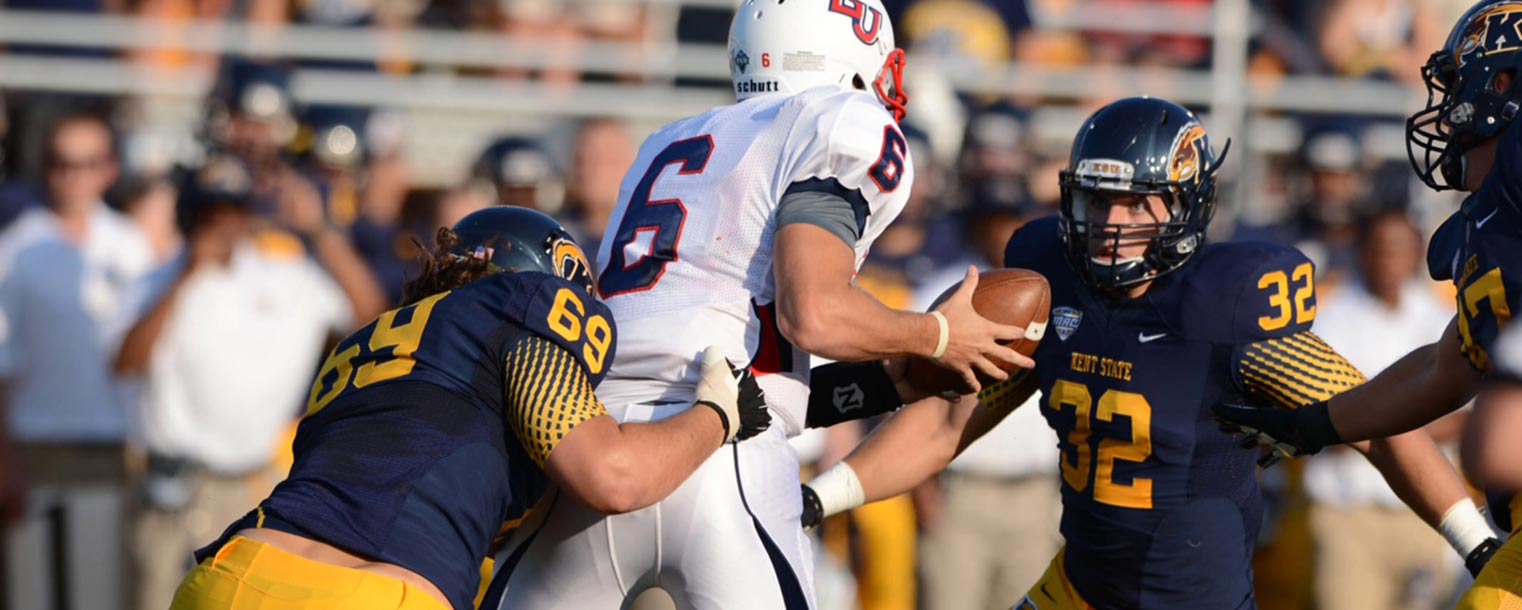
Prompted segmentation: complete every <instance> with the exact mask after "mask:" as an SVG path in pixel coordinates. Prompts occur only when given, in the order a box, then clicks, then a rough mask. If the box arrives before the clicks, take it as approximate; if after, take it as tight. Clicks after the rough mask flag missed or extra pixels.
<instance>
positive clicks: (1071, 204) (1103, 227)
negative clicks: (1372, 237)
mask: <svg viewBox="0 0 1522 610" xmlns="http://www.w3.org/2000/svg"><path fill="white" fill-rule="evenodd" d="M1223 155H1224V153H1223ZM1220 159H1221V158H1220V157H1217V156H1216V154H1215V153H1214V151H1213V150H1212V148H1211V146H1210V143H1209V138H1208V137H1207V135H1206V133H1205V128H1204V127H1203V126H1202V125H1201V124H1200V123H1199V121H1198V120H1196V119H1195V117H1194V116H1193V115H1192V114H1191V113H1189V111H1187V110H1185V109H1184V108H1183V107H1180V106H1178V105H1176V104H1173V103H1171V102H1167V101H1164V100H1160V99H1153V98H1131V99H1125V100H1121V101H1118V102H1115V103H1113V104H1110V105H1108V106H1106V107H1104V108H1102V109H1100V110H1099V111H1098V112H1096V113H1095V114H1094V115H1093V116H1091V117H1090V118H1089V119H1088V121H1087V122H1085V123H1084V125H1083V126H1082V127H1081V128H1080V130H1079V132H1078V136H1077V138H1076V139H1075V141H1074V143H1073V148H1072V154H1071V157H1070V159H1069V165H1068V169H1067V170H1065V171H1063V172H1062V174H1061V178H1060V179H1061V186H1062V193H1063V203H1062V209H1061V213H1060V214H1059V216H1058V217H1057V218H1049V219H1044V220H1038V221H1035V222H1032V223H1029V224H1027V225H1026V226H1024V227H1022V228H1021V229H1020V230H1019V231H1017V232H1016V233H1015V235H1014V236H1013V237H1012V238H1011V239H1010V242H1009V245H1008V247H1007V250H1006V253H1005V261H1004V262H1005V265H1006V266H1007V267H1019V268H1025V269H1030V270H1034V271H1037V272H1040V273H1041V274H1042V275H1044V276H1045V277H1046V278H1047V280H1048V282H1049V284H1050V285H1051V291H1052V293H1051V306H1052V309H1051V322H1050V326H1049V331H1048V336H1047V337H1046V338H1045V339H1044V341H1043V342H1042V343H1041V345H1040V347H1039V348H1038V349H1037V351H1036V355H1035V361H1036V367H1035V368H1034V369H1032V370H1031V371H1029V372H1027V373H1024V374H1022V375H1020V376H1018V377H1015V378H1012V379H1011V380H1009V381H1006V382H1003V383H1000V384H998V385H995V386H992V387H990V388H987V389H985V390H984V391H983V392H982V393H981V394H980V395H979V400H978V401H977V404H980V405H981V406H980V407H976V408H975V407H974V406H973V403H974V401H971V400H965V401H959V402H958V403H957V404H955V405H953V406H952V407H951V408H947V407H946V405H945V404H944V403H940V404H937V403H938V399H929V400H925V401H921V402H919V403H916V404H913V405H910V406H908V407H905V408H904V409H903V410H902V411H900V412H899V413H898V414H896V415H895V416H894V417H893V419H891V420H890V421H889V423H887V424H885V425H884V426H883V427H882V428H880V429H879V431H878V432H877V433H876V434H875V435H874V436H873V437H872V438H870V439H869V440H868V441H867V442H866V443H864V444H863V445H862V446H861V447H859V448H858V449H857V450H856V451H855V452H854V453H853V454H852V455H851V456H849V457H848V458H847V459H846V460H845V461H844V462H842V463H841V465H840V466H837V467H836V468H833V469H831V470H830V471H827V472H826V473H825V474H823V475H821V476H820V478H818V479H815V481H814V482H811V483H810V484H809V488H808V489H805V491H804V495H805V499H806V500H805V501H806V502H808V503H812V506H806V508H805V511H806V512H807V513H809V514H811V515H812V514H827V513H831V512H834V511H838V510H842V509H844V508H850V507H851V506H850V505H852V504H854V503H859V502H861V501H871V500H876V499H880V498H883V497H888V496H891V495H893V494H896V493H900V492H902V491H904V490H906V489H908V488H909V487H912V486H913V485H915V484H917V483H918V482H920V481H921V480H923V479H924V478H925V477H926V476H929V475H930V474H933V473H934V472H937V471H938V470H939V469H940V468H942V467H944V466H945V464H946V463H947V462H949V461H950V459H951V458H952V457H954V455H955V454H956V453H957V452H958V451H960V449H961V448H963V447H965V446H966V445H967V444H968V443H970V442H972V441H973V440H975V439H977V438H978V437H979V436H981V435H982V434H983V433H984V432H986V431H987V430H988V429H990V428H992V427H993V425H995V424H996V423H997V422H998V421H999V420H1001V419H1002V418H1003V417H1004V416H1005V415H1007V414H1008V412H1009V411H1010V410H1012V409H1013V408H1014V407H1015V406H1018V405H1020V404H1021V403H1023V402H1024V401H1025V399H1026V398H1028V397H1029V396H1031V395H1032V394H1033V393H1034V392H1036V391H1038V390H1039V391H1040V392H1041V393H1042V395H1043V399H1042V400H1041V401H1040V403H1039V404H1040V407H1037V408H1040V409H1041V412H1042V414H1043V415H1044V416H1045V417H1046V419H1047V422H1048V423H1049V424H1050V425H1051V426H1052V428H1053V429H1055V430H1056V431H1057V436H1058V451H1060V452H1061V460H1060V464H1061V466H1060V470H1061V475H1062V480H1063V489H1062V492H1063V515H1062V534H1063V536H1064V538H1065V539H1066V541H1067V543H1066V546H1065V548H1064V549H1063V551H1062V552H1060V553H1059V554H1058V556H1057V557H1056V558H1055V559H1054V560H1053V562H1052V564H1051V566H1050V568H1049V569H1048V571H1047V573H1046V575H1045V576H1043V577H1042V579H1041V580H1040V581H1039V582H1038V583H1037V584H1036V586H1035V587H1033V588H1032V589H1031V591H1030V593H1029V594H1028V595H1027V596H1026V597H1025V598H1024V599H1023V600H1020V601H1019V603H1018V604H1017V605H1016V606H1015V607H1016V608H1018V609H1022V610H1023V609H1041V610H1050V609H1054V608H1056V609H1069V608H1073V609H1083V608H1099V609H1107V610H1109V609H1114V610H1119V609H1130V610H1149V609H1163V608H1167V609H1180V608H1184V609H1195V608H1197V609H1200V610H1206V609H1209V610H1221V609H1226V608H1253V607H1255V602H1254V598H1253V589H1252V582H1253V579H1252V564H1251V559H1252V552H1253V547H1254V542H1255V539H1256V537H1257V532H1258V526H1259V523H1260V520H1261V513H1262V499H1261V497H1260V494H1259V491H1258V482H1257V477H1256V469H1255V460H1256V459H1257V458H1258V456H1259V451H1258V450H1257V448H1256V447H1255V446H1254V445H1255V441H1254V440H1252V439H1249V441H1248V442H1247V443H1246V444H1245V445H1244V444H1243V442H1242V440H1243V439H1242V438H1240V437H1237V436H1233V435H1230V434H1224V433H1222V431H1221V430H1220V429H1219V424H1218V422H1217V420H1216V419H1215V417H1214V416H1213V414H1212V412H1211V407H1212V406H1213V405H1216V404H1218V403H1222V402H1228V401H1237V402H1243V403H1248V404H1255V405H1265V406H1266V405H1274V406H1281V407H1286V408H1291V409H1293V408H1298V407H1301V406H1303V405H1307V404H1312V403H1315V402H1317V401H1321V400H1325V399H1327V398H1329V397H1330V396H1332V395H1334V394H1336V393H1338V392H1341V391H1344V390H1347V389H1348V388H1352V387H1354V386H1357V385H1358V384H1360V383H1362V382H1363V381H1364V379H1363V376H1362V374H1360V373H1359V372H1358V371H1357V370H1356V369H1355V368H1354V367H1353V366H1352V365H1350V364H1348V362H1347V361H1346V360H1344V359H1343V358H1342V356H1340V355H1339V354H1337V352H1336V351H1335V350H1333V349H1332V348H1331V347H1329V346H1328V345H1326V343H1324V342H1322V341H1321V339H1319V338H1317V337H1316V336H1315V335H1314V334H1312V333H1311V332H1310V327H1311V323H1312V321H1313V320H1314V319H1315V317H1316V292H1315V286H1314V285H1313V277H1314V275H1315V273H1314V268H1313V267H1312V265H1311V263H1310V261H1309V260H1307V259H1306V258H1305V257H1304V256H1303V255H1302V254H1300V252H1298V251H1296V250H1295V249H1293V248H1289V247H1285V246H1280V245H1275V244H1266V243H1245V242H1244V243H1228V244H1208V245H1207V244H1205V243H1204V241H1203V240H1204V236H1205V229H1206V227H1207V226H1208V224H1209V222H1210V219H1211V215H1212V213H1213V208H1214V201H1215V173H1216V171H1217V170H1218V169H1219V167H1220ZM1052 335H1055V336H1052ZM1360 448H1361V449H1362V450H1363V451H1365V453H1366V454H1367V455H1368V457H1369V458H1370V460H1371V461H1372V462H1374V463H1375V465H1376V466H1379V467H1380V468H1381V470H1382V471H1384V472H1386V473H1395V474H1398V475H1401V476H1398V477H1396V476H1392V477H1391V479H1390V482H1391V484H1392V486H1393V487H1394V488H1395V490H1396V492H1397V493H1398V494H1399V495H1400V496H1401V497H1402V498H1403V499H1405V500H1406V502H1407V503H1408V504H1410V505H1411V506H1412V507H1413V508H1414V509H1416V511H1417V512H1418V513H1419V514H1421V515H1422V517H1423V518H1424V519H1426V520H1427V521H1428V522H1429V523H1432V524H1436V523H1437V522H1438V520H1439V518H1440V516H1441V515H1442V512H1443V511H1444V510H1445V509H1447V508H1449V507H1451V506H1453V505H1455V504H1458V503H1460V502H1461V501H1462V500H1463V499H1464V497H1465V495H1464V488H1463V486H1462V484H1461V482H1460V480H1459V478H1458V476H1457V473H1455V472H1454V471H1453V469H1452V467H1451V466H1450V465H1449V464H1448V463H1447V461H1446V460H1445V459H1444V457H1443V456H1442V454H1441V453H1440V452H1439V451H1438V450H1437V448H1436V446H1435V445H1434V444H1433V443H1432V440H1431V438H1429V437H1427V436H1426V434H1425V433H1423V432H1415V433H1411V434H1408V435H1403V436H1401V437H1397V438H1392V439H1386V440H1382V441H1379V442H1376V443H1373V444H1365V445H1363V446H1362V447H1360ZM1417 481H1420V482H1421V484H1420V485H1417V484H1416V482H1417ZM1472 508H1473V507H1472V506H1471V509H1472ZM1011 510H1019V507H1011ZM1475 516H1478V512H1475ZM1464 550H1465V551H1467V550H1468V549H1464Z"/></svg>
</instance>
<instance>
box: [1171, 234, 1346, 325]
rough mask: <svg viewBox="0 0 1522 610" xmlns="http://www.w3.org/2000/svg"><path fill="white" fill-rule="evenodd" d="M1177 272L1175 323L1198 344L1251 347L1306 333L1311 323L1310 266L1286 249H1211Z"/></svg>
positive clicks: (1240, 245) (1241, 245)
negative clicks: (1179, 283) (1179, 287)
mask: <svg viewBox="0 0 1522 610" xmlns="http://www.w3.org/2000/svg"><path fill="white" fill-rule="evenodd" d="M1179 271H1180V272H1181V273H1183V274H1184V276H1183V277H1181V278H1180V279H1181V280H1182V281H1183V283H1182V289H1183V291H1182V294H1181V295H1180V298H1182V299H1183V303H1182V307H1181V308H1180V311H1179V313H1180V315H1181V317H1180V319H1179V323H1180V324H1182V325H1183V326H1184V327H1185V328H1188V329H1189V331H1188V332H1189V334H1191V335H1194V336H1196V337H1197V338H1199V339H1203V340H1209V341H1212V342H1216V343H1229V344H1242V343H1250V342H1253V341H1257V340H1259V339H1268V338H1273V337H1282V336H1288V335H1292V334H1295V333H1297V332H1301V331H1307V330H1310V328H1311V323H1312V322H1314V321H1315V319H1316V284H1315V276H1316V269H1315V266H1314V265H1313V264H1311V261H1310V259H1307V258H1306V257H1305V255H1304V254H1301V253H1300V251H1299V250H1296V249H1294V248H1291V247H1289V246H1283V245H1279V244H1273V243H1267V242H1231V243H1224V244H1210V245H1207V246H1206V247H1205V248H1204V249H1202V250H1201V251H1200V253H1199V254H1198V255H1196V257H1195V260H1194V261H1191V262H1190V264H1189V265H1187V266H1186V267H1185V268H1184V269H1180V270H1179ZM1223 307H1224V308H1227V310H1226V311H1222V310H1221V309H1222V308H1223Z"/></svg>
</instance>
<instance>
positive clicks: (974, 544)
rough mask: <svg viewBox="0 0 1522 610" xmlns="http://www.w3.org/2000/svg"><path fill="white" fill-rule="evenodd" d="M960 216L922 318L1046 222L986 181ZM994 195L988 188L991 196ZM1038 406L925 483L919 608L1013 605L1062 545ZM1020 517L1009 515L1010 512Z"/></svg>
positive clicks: (930, 283) (1016, 196) (918, 300)
mask: <svg viewBox="0 0 1522 610" xmlns="http://www.w3.org/2000/svg"><path fill="white" fill-rule="evenodd" d="M981 186H982V187H983V188H979V189H978V192H977V194H976V196H975V197H974V199H973V201H972V202H971V205H970V207H969V209H968V210H967V211H966V213H965V215H964V216H963V218H964V224H963V226H964V237H963V239H962V243H963V244H964V246H963V253H962V255H961V257H959V258H958V259H957V261H956V262H954V263H953V264H950V265H947V266H945V267H943V268H942V269H941V270H940V271H938V272H937V273H935V274H932V275H931V276H930V277H929V278H927V279H926V281H925V282H924V284H923V285H922V287H921V289H920V290H919V291H918V292H917V293H916V295H915V304H914V308H915V309H916V310H920V311H924V310H927V309H929V308H930V306H931V304H932V302H933V301H934V299H935V298H936V297H937V296H938V295H939V294H940V293H941V292H942V291H944V290H945V289H946V288H947V287H948V286H950V285H952V284H954V283H956V282H957V281H959V280H960V279H961V276H962V275H964V274H965V273H966V271H967V265H969V264H973V265H977V266H978V267H980V268H982V269H995V268H999V267H1002V266H1003V263H1004V247H1005V245H1006V244H1007V243H1008V242H1009V237H1010V235H1013V234H1014V232H1015V231H1016V230H1017V229H1019V228H1020V226H1021V225H1023V224H1024V223H1025V222H1026V221H1028V220H1033V219H1035V218H1038V217H1040V216H1043V215H1045V214H1044V212H1045V211H1044V210H1043V209H1042V208H1040V207H1039V206H1037V205H1036V204H1035V203H1034V202H1032V201H1031V200H1030V199H1029V198H1028V196H1027V195H1025V193H1024V192H1023V191H1016V192H1009V191H1007V190H1006V189H1002V188H997V187H996V186H995V185H992V184H989V183H984V184H983V185H981ZM990 187H993V188H990ZM1039 402H1040V398H1039V397H1036V396H1033V397H1032V398H1031V401H1030V404H1026V405H1025V406H1023V407H1022V408H1019V409H1016V410H1015V412H1014V413H1013V414H1011V415H1010V416H1009V417H1007V418H1005V420H1004V421H1003V422H1001V423H1000V424H999V425H998V426H997V427H995V428H994V429H993V430H991V431H989V433H988V434H989V436H988V437H985V438H984V439H983V440H981V441H979V442H977V443H975V444H973V445H972V446H971V447H968V449H967V451H966V452H964V453H963V454H962V455H961V456H959V457H958V458H957V459H956V460H955V461H953V462H952V463H951V465H950V466H949V467H948V468H947V469H946V472H945V473H943V474H942V475H941V476H940V478H939V482H938V483H931V484H927V485H928V486H929V488H930V489H932V490H934V491H935V492H937V493H933V494H931V495H932V496H933V497H934V496H938V500H937V499H928V500H926V501H924V502H921V503H920V505H921V506H922V507H923V508H922V509H921V519H920V522H921V527H922V533H921V541H920V561H919V563H920V573H921V576H922V578H923V587H924V596H923V599H924V606H923V607H924V608H926V610H960V609H962V608H995V607H1002V606H1001V604H1008V603H1009V600H1013V599H1019V598H1020V596H1021V595H1024V593H1025V591H1027V590H1028V589H1030V587H1031V585H1033V584H1034V583H1035V582H1036V580H1037V579H1039V578H1040V577H1041V574H1042V573H1043V572H1044V571H1045V570H1046V566H1047V564H1048V563H1050V561H1051V558H1052V556H1053V555H1055V554H1056V553H1057V550H1058V549H1059V547H1061V545H1062V536H1061V534H1059V533H1058V531H1057V525H1058V521H1059V517H1060V515H1061V510H1062V502H1061V498H1060V491H1059V485H1058V482H1057V476H1056V473H1057V454H1056V453H1054V452H1052V451H1051V447H1052V445H1054V444H1055V443H1056V442H1057V439H1056V436H1055V435H1054V433H1053V432H1052V430H1051V428H1050V427H1049V426H1047V424H1046V421H1045V420H1044V419H1043V418H1042V417H1041V409H1040V406H1039V405H1038V404H1034V403H1039ZM1014 506H1018V507H1020V509H1019V510H1015V511H1011V510H1010V507H1014Z"/></svg>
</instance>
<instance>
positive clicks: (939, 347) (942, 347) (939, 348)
mask: <svg viewBox="0 0 1522 610" xmlns="http://www.w3.org/2000/svg"><path fill="white" fill-rule="evenodd" d="M930 317H932V318H935V321H936V322H937V323H939V324H940V325H941V338H940V339H937V340H936V342H935V353H933V354H930V359H931V360H940V359H941V356H945V355H946V344H947V343H948V342H950V341H951V325H950V324H948V323H947V322H946V316H945V315H944V314H942V313H941V312H939V311H932V312H930Z"/></svg>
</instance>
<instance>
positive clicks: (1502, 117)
mask: <svg viewBox="0 0 1522 610" xmlns="http://www.w3.org/2000/svg"><path fill="white" fill-rule="evenodd" d="M1519 48H1522V2H1519V1H1517V0H1483V1H1482V2H1480V3H1478V4H1476V5H1474V6H1473V7H1471V8H1470V9H1469V11H1468V12H1466V13H1464V16H1463V17H1460V18H1459V20H1458V23H1457V24H1455V25H1454V26H1453V31H1452V32H1451V33H1449V34H1448V40H1447V42H1445V43H1443V48H1442V49H1439V50H1438V51H1437V52H1436V53H1433V54H1432V56H1431V57H1429V58H1428V59H1427V64H1426V65H1425V66H1422V80H1423V81H1425V82H1426V84H1427V105H1426V107H1424V108H1422V109H1421V110H1420V111H1418V112H1417V113H1416V114H1413V115H1411V117H1410V118H1408V119H1406V153H1407V156H1408V157H1410V159H1411V167H1412V169H1415V170H1416V175H1417V176H1418V177H1420V178H1421V179H1422V182H1425V183H1426V184H1427V186H1429V187H1431V188H1433V189H1434V190H1439V191H1443V190H1449V189H1463V188H1464V170H1465V168H1464V153H1466V152H1468V151H1469V150H1470V149H1472V148H1474V147H1475V146H1476V145H1478V144H1480V143H1481V142H1484V141H1485V140H1487V139H1489V138H1491V137H1494V136H1495V135H1497V134H1499V133H1501V131H1503V130H1505V129H1506V127H1507V126H1508V125H1510V124H1511V122H1512V120H1513V119H1515V118H1517V111H1518V110H1519V108H1522V104H1519V99H1522V87H1518V86H1517V84H1516V82H1515V80H1513V82H1512V83H1511V85H1509V86H1508V87H1507V88H1506V90H1505V91H1497V90H1496V84H1495V78H1496V76H1497V75H1499V74H1502V73H1510V74H1511V76H1512V77H1513V79H1515V77H1516V76H1517V71H1518V68H1522V53H1518V52H1517V50H1518V49H1519Z"/></svg>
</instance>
